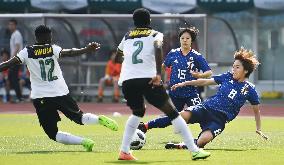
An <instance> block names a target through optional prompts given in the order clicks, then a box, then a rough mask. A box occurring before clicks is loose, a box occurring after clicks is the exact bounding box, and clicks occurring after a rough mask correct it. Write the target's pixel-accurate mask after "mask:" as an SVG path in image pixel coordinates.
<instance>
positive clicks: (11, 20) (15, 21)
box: [9, 19, 18, 25]
mask: <svg viewBox="0 0 284 165" xmlns="http://www.w3.org/2000/svg"><path fill="white" fill-rule="evenodd" d="M9 22H13V23H14V24H15V25H17V24H18V22H17V20H15V19H10V20H9Z"/></svg>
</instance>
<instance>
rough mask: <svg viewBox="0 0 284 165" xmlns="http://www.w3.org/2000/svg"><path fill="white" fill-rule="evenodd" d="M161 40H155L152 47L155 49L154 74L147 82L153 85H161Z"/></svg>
mask: <svg viewBox="0 0 284 165" xmlns="http://www.w3.org/2000/svg"><path fill="white" fill-rule="evenodd" d="M162 47H163V42H162V41H159V40H157V41H155V42H154V49H155V60H156V72H157V73H156V76H155V77H153V78H152V80H151V81H150V82H149V84H153V86H160V85H161V79H162V78H161V75H162V63H163V49H162Z"/></svg>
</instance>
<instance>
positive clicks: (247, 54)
mask: <svg viewBox="0 0 284 165" xmlns="http://www.w3.org/2000/svg"><path fill="white" fill-rule="evenodd" d="M258 64H259V62H258V60H257V59H256V57H255V56H254V54H253V52H252V51H248V50H246V49H244V48H241V49H240V50H239V51H236V52H235V54H234V63H233V67H232V71H231V72H226V73H223V74H221V75H217V76H213V78H211V79H198V80H192V81H186V82H182V83H178V84H175V85H173V86H172V88H171V89H172V90H177V89H178V88H180V87H183V86H208V85H217V84H218V85H220V87H219V90H218V91H217V93H216V94H215V95H214V96H212V97H210V98H208V99H207V100H205V101H204V102H202V103H201V104H200V105H196V106H191V107H189V108H187V109H185V110H183V111H182V112H181V113H180V114H181V116H182V117H183V118H184V120H185V121H186V122H187V123H190V124H193V123H199V124H200V127H201V129H202V131H201V133H200V134H199V136H198V139H197V146H199V147H204V146H205V145H206V144H207V143H209V142H210V141H212V140H213V139H214V138H215V137H216V136H218V135H219V134H221V132H222V131H223V130H224V128H225V124H226V123H228V122H230V121H232V120H233V119H234V118H235V117H236V116H237V115H238V113H239V111H240V108H241V107H242V106H243V105H244V104H245V102H246V101H247V100H248V101H249V102H250V103H251V105H252V110H253V112H254V115H255V121H256V132H257V133H258V134H262V132H261V120H260V112H259V97H258V94H257V92H256V90H255V86H254V85H253V84H252V83H250V82H248V81H246V79H247V78H248V77H249V76H250V74H251V73H252V72H253V71H254V70H255V69H256V68H257V66H258ZM159 120H166V121H168V120H169V119H167V117H164V118H160V119H159ZM170 124H171V123H170V122H168V124H167V126H168V125H170ZM141 127H142V126H141ZM144 128H146V127H145V126H144ZM152 128H157V126H155V127H148V128H146V129H145V130H144V131H147V129H152Z"/></svg>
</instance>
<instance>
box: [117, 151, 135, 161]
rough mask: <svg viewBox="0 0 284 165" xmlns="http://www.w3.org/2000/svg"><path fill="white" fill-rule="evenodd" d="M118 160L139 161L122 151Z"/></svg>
mask: <svg viewBox="0 0 284 165" xmlns="http://www.w3.org/2000/svg"><path fill="white" fill-rule="evenodd" d="M118 160H137V159H136V158H135V157H134V156H133V155H132V154H131V153H129V154H127V153H125V152H123V151H120V152H119V157H118Z"/></svg>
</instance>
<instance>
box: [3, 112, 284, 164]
mask: <svg viewBox="0 0 284 165" xmlns="http://www.w3.org/2000/svg"><path fill="white" fill-rule="evenodd" d="M154 117H155V116H148V117H147V118H144V119H143V121H147V120H149V119H153V118H154ZM114 119H116V120H117V121H118V123H119V126H120V127H119V131H117V132H113V131H111V130H108V129H107V128H104V127H103V126H100V125H95V126H80V125H76V124H75V123H73V122H71V121H70V120H68V119H67V118H66V117H65V116H62V121H61V122H60V123H59V128H60V130H61V131H66V132H70V133H72V134H75V135H81V136H85V137H89V138H92V139H93V140H94V141H95V146H94V149H93V152H85V151H84V149H83V147H82V146H75V145H63V144H59V143H56V142H54V141H52V140H49V139H48V137H47V136H46V135H45V134H44V132H43V130H42V129H41V127H40V126H39V124H38V120H37V117H36V115H32V114H0V164H1V165H26V164H39V165H45V164H52V165H55V164H61V165H63V164H66V165H73V164H74V165H75V164H76V165H78V164H82V165H84V164H95V165H98V164H150V165H152V164H162V165H173V164H192V165H195V164H206V165H211V164H212V165H213V164H214V165H216V164H222V165H223V164H224V165H232V164H236V165H237V164H238V165H239V164H250V165H251V164H268V165H272V164H273V165H278V164H284V118H268V117H265V118H263V119H262V121H263V122H262V129H263V132H264V133H266V134H267V135H268V136H269V137H270V140H269V141H264V140H262V139H261V138H260V137H259V136H258V135H257V134H256V133H255V122H254V118H251V117H239V118H237V119H236V120H234V121H233V122H231V123H229V124H227V127H226V129H225V131H224V132H223V133H222V134H221V135H220V136H219V137H217V138H216V139H215V140H214V141H213V142H212V143H210V144H209V145H208V146H206V149H207V150H208V151H210V152H211V154H212V155H211V157H209V158H208V159H206V160H198V161H192V160H191V159H190V154H189V152H187V151H186V150H166V149H164V144H165V143H166V142H168V141H176V142H179V141H181V138H180V137H179V136H178V135H176V134H174V133H173V127H168V128H166V129H155V130H151V131H150V132H149V133H147V134H146V135H147V142H146V145H145V146H144V147H143V149H142V150H138V151H134V152H133V154H134V155H135V156H136V157H137V158H138V159H139V160H138V161H136V162H127V161H118V160H117V156H118V151H119V147H120V143H121V138H122V133H123V130H124V124H125V121H126V119H127V117H126V116H123V117H119V118H114ZM190 128H191V130H192V132H193V134H194V136H195V137H196V136H197V135H198V133H199V131H200V129H199V126H198V125H196V124H195V125H190Z"/></svg>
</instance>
